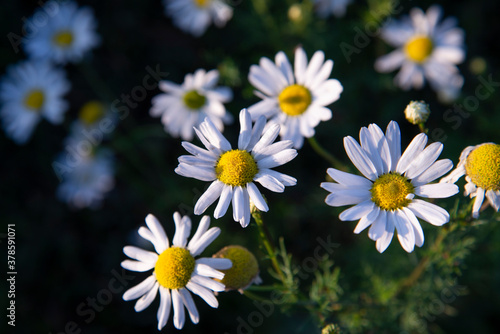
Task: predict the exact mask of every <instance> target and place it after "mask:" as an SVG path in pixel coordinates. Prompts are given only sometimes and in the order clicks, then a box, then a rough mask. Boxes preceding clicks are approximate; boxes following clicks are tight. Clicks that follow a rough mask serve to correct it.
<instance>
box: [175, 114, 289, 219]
mask: <svg viewBox="0 0 500 334" xmlns="http://www.w3.org/2000/svg"><path fill="white" fill-rule="evenodd" d="M265 124H266V120H265V118H264V117H260V118H259V119H258V120H257V122H255V125H254V126H253V127H252V120H251V118H250V114H249V113H248V112H247V110H246V109H243V110H241V112H240V127H241V129H240V135H239V137H238V149H232V147H231V144H230V143H229V141H228V140H227V139H226V138H225V137H224V136H223V135H222V134H221V133H220V131H219V130H217V128H216V127H215V125H214V124H213V123H212V122H211V121H210V119H208V118H207V119H206V120H205V122H203V123H201V124H200V127H199V130H198V129H196V135H197V136H198V137H199V138H200V140H201V141H202V143H203V145H204V146H205V147H206V149H203V148H200V147H198V146H195V145H193V144H191V143H189V142H182V146H184V148H185V149H186V151H188V152H189V153H191V154H192V155H183V156H180V157H179V166H178V167H177V168H176V169H175V172H176V173H177V174H179V175H182V176H185V177H192V178H194V179H198V180H202V181H211V182H212V183H211V184H210V186H209V187H208V189H207V190H206V191H205V192H204V193H203V195H201V197H200V198H199V199H198V201H197V202H196V205H195V207H194V213H195V214H196V215H200V214H202V213H203V212H205V210H206V209H207V208H208V207H209V206H210V205H212V203H214V202H215V201H216V200H217V199H218V198H220V199H219V202H218V204H217V207H216V208H215V211H214V217H215V218H216V219H218V218H220V217H222V216H224V215H225V214H226V212H227V209H228V208H229V205H230V204H231V202H232V203H233V219H234V221H236V222H239V223H240V224H241V226H242V227H247V226H248V224H249V223H250V203H251V202H252V203H253V204H254V205H255V206H256V207H257V209H259V210H261V211H268V210H269V207H268V205H267V203H266V201H265V199H264V197H262V194H261V193H260V191H259V189H258V188H257V186H256V185H255V183H254V182H258V183H260V184H261V185H262V186H263V187H265V188H267V189H269V190H271V191H274V192H283V191H284V190H285V186H294V185H295V184H296V183H297V180H295V179H294V178H293V177H290V176H288V175H285V174H282V173H279V172H277V171H275V170H272V169H271V168H274V167H277V166H281V165H283V164H285V163H287V162H289V161H291V160H292V159H293V158H295V157H296V156H297V151H296V150H294V149H293V148H291V147H292V145H293V143H292V142H291V141H289V140H284V141H279V142H276V143H274V144H273V141H274V140H275V139H276V137H277V136H278V133H279V129H280V127H279V125H277V124H274V125H272V126H271V127H269V128H268V129H267V131H264V132H263V130H264V126H265Z"/></svg>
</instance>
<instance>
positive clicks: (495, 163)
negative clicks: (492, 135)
mask: <svg viewBox="0 0 500 334" xmlns="http://www.w3.org/2000/svg"><path fill="white" fill-rule="evenodd" d="M463 175H465V180H466V181H467V184H466V185H465V193H464V196H469V195H470V197H471V198H474V197H475V198H476V200H475V201H474V206H473V208H472V216H473V217H474V218H478V217H479V209H480V208H481V206H482V204H483V201H484V196H485V195H486V198H487V199H488V202H489V203H490V204H491V206H492V207H493V208H494V209H495V211H497V212H498V210H499V209H500V145H498V144H495V143H484V144H480V145H476V146H468V147H466V148H465V149H464V150H463V151H462V154H461V155H460V162H459V163H458V166H457V168H456V169H455V170H454V171H453V172H451V173H450V175H448V176H446V177H444V178H442V179H441V181H440V182H449V183H455V182H457V181H458V179H460V178H461V177H462V176H463Z"/></svg>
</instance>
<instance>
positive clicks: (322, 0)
mask: <svg viewBox="0 0 500 334" xmlns="http://www.w3.org/2000/svg"><path fill="white" fill-rule="evenodd" d="M352 1H353V0H314V5H315V7H316V13H317V14H318V16H319V17H322V18H326V17H328V16H330V15H334V16H335V17H342V16H344V15H345V12H346V8H347V5H349V4H350V3H351V2H352Z"/></svg>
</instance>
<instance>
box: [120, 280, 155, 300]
mask: <svg viewBox="0 0 500 334" xmlns="http://www.w3.org/2000/svg"><path fill="white" fill-rule="evenodd" d="M155 283H156V278H155V277H154V276H153V275H151V276H149V277H148V278H146V279H145V280H144V281H142V282H141V283H139V284H137V285H136V286H133V287H131V288H130V289H128V290H127V291H125V293H124V294H123V300H126V301H128V300H134V299H137V298H139V297H142V296H144V295H145V294H146V293H148V292H149V291H150V290H151V289H152V288H153V286H154V285H155Z"/></svg>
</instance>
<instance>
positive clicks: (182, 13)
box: [163, 0, 233, 37]
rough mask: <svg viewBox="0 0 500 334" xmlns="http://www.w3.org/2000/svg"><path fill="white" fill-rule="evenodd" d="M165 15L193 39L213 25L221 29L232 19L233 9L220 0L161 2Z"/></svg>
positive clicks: (170, 0)
mask: <svg viewBox="0 0 500 334" xmlns="http://www.w3.org/2000/svg"><path fill="white" fill-rule="evenodd" d="M163 3H164V5H165V14H166V15H167V16H169V17H171V18H172V20H173V22H174V24H175V25H176V26H177V27H179V28H180V29H182V30H184V31H185V32H187V33H190V34H192V35H193V36H195V37H200V36H201V35H203V34H204V33H205V31H206V30H207V28H208V26H209V25H210V24H211V23H212V21H213V23H214V24H215V25H216V26H217V27H218V28H221V27H223V26H225V25H226V22H227V21H229V20H230V19H231V17H233V9H232V8H231V7H229V6H228V5H227V4H226V3H225V1H221V0H163Z"/></svg>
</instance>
